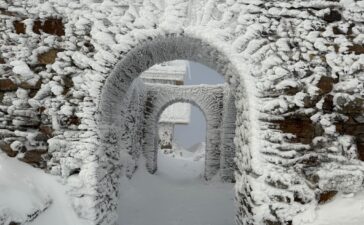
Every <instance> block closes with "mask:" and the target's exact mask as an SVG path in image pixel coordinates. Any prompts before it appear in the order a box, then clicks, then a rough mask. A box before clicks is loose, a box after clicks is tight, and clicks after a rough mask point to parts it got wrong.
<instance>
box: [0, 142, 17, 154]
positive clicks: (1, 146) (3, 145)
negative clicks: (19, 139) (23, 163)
mask: <svg viewBox="0 0 364 225" xmlns="http://www.w3.org/2000/svg"><path fill="white" fill-rule="evenodd" d="M0 149H1V150H2V151H3V152H5V153H6V154H7V155H8V156H9V157H15V156H16V155H17V154H18V152H16V151H13V149H11V147H10V144H7V143H5V142H2V141H0Z"/></svg>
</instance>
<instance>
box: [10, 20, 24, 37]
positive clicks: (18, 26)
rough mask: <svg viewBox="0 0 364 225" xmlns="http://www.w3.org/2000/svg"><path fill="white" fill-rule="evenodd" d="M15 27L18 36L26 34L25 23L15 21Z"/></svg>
mask: <svg viewBox="0 0 364 225" xmlns="http://www.w3.org/2000/svg"><path fill="white" fill-rule="evenodd" d="M13 25H14V28H15V32H16V33H17V34H25V24H24V23H23V22H21V21H14V22H13Z"/></svg>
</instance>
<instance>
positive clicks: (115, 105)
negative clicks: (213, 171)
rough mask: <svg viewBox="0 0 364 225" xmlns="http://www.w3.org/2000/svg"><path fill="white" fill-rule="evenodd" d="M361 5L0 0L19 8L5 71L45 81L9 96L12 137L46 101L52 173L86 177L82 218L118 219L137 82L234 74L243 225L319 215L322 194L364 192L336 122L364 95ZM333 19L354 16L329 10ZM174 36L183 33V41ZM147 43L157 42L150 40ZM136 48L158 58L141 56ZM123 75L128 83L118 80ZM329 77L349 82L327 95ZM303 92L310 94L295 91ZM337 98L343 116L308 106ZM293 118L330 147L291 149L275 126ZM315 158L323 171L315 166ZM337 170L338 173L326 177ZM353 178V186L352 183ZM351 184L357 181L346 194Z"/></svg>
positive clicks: (79, 191) (18, 78) (9, 31)
mask: <svg viewBox="0 0 364 225" xmlns="http://www.w3.org/2000/svg"><path fill="white" fill-rule="evenodd" d="M362 2H363V1H347V0H345V1H344V0H343V1H341V2H334V1H328V0H327V1H325V0H317V1H298V0H296V1H289V2H287V1H256V0H254V1H253V0H241V1H230V0H228V1H223V2H220V1H218V2H217V1H190V2H186V1H183V0H173V1H161V0H160V1H158V0H144V1H136V2H135V1H112V0H106V1H102V2H101V3H100V2H98V1H91V0H82V1H79V2H69V1H66V0H57V1H55V0H51V1H47V2H46V3H44V2H43V1H40V0H39V1H11V2H10V1H0V7H2V8H4V9H6V10H7V11H8V12H10V13H7V14H3V13H1V14H0V18H1V19H0V31H1V38H0V46H1V47H0V52H1V55H0V57H1V58H4V59H5V60H6V61H5V64H0V74H1V75H0V76H1V78H10V79H11V80H12V81H13V82H15V83H16V84H20V83H22V82H27V83H29V84H34V83H37V81H39V80H40V81H41V89H40V90H39V91H38V92H37V94H36V95H35V96H34V97H32V98H29V97H26V96H25V94H24V93H26V92H27V91H23V90H21V89H19V90H18V92H17V93H5V94H4V97H3V103H2V105H1V107H0V115H1V118H0V120H1V121H2V122H3V123H2V124H5V125H1V127H2V130H1V135H15V136H16V137H17V139H20V140H21V141H22V142H25V141H26V140H27V139H22V138H20V137H23V138H24V137H28V134H31V133H34V130H32V129H29V128H27V129H25V131H22V132H21V133H20V132H19V131H18V130H19V126H21V125H22V124H24V120H21V119H17V120H14V121H13V119H12V118H13V117H14V116H15V115H18V114H16V113H19V111H16V110H18V109H22V110H25V111H21V112H20V113H21V115H22V116H24V114H25V116H27V117H26V118H29V116H31V115H32V113H34V112H36V111H37V109H38V108H39V106H43V107H44V108H45V110H44V112H43V114H44V115H43V119H42V123H46V124H50V125H51V126H52V128H53V129H54V130H55V135H54V137H53V138H52V139H50V140H48V143H49V154H50V156H51V159H50V161H49V162H48V168H49V169H50V171H51V173H53V174H58V175H63V176H64V177H67V176H69V175H70V174H75V175H74V176H75V177H77V179H78V182H77V183H78V185H79V186H75V187H74V193H73V194H72V196H73V197H74V205H75V208H76V210H77V212H78V213H79V215H80V216H81V217H84V218H88V219H90V220H92V221H94V222H95V223H97V224H112V223H113V222H114V221H115V220H116V219H115V214H114V212H115V209H116V207H117V205H116V198H117V188H118V185H117V184H118V178H119V176H120V173H119V172H120V170H121V167H122V166H123V164H122V162H121V160H120V158H122V159H124V160H125V159H126V161H127V162H129V160H127V159H129V158H130V154H127V152H128V151H131V150H130V149H128V150H127V151H125V149H124V147H123V148H119V147H120V146H121V145H120V143H121V142H120V137H119V136H120V134H125V132H122V130H121V128H120V127H121V125H122V121H121V119H120V115H122V113H121V112H122V111H123V109H125V106H124V105H122V104H121V102H122V99H123V98H124V97H125V94H126V93H127V90H128V87H129V86H130V84H131V81H132V80H133V79H134V78H135V77H137V75H139V74H140V73H141V72H142V71H143V70H145V69H147V67H150V66H152V65H153V64H156V63H160V62H162V61H166V60H172V59H176V58H185V59H190V60H195V61H198V62H201V63H204V64H206V65H208V66H211V67H212V68H214V69H216V70H217V71H218V72H220V73H222V74H225V75H226V80H227V81H228V83H229V84H231V86H232V87H233V92H234V96H235V105H236V113H237V118H236V127H237V129H236V134H235V145H236V150H237V151H236V153H237V157H236V162H237V167H238V170H237V171H236V180H237V184H236V193H237V209H238V210H237V217H236V220H237V223H238V224H239V225H240V224H244V225H247V224H249V225H250V224H262V223H264V222H266V223H274V222H276V223H279V224H289V223H290V221H291V220H292V219H293V218H294V217H295V216H296V215H297V214H300V213H304V212H307V211H312V210H313V208H314V207H315V206H316V205H317V199H316V197H315V192H316V191H325V190H327V189H329V190H331V189H337V190H341V191H344V192H348V191H349V192H352V191H353V192H354V191H358V189H360V188H362V186H363V185H362V183H360V181H362V178H363V173H360V172H358V171H363V169H362V168H363V164H362V162H360V161H358V160H357V158H356V157H355V150H354V149H355V147H354V146H355V143H353V141H352V139H350V138H349V137H348V138H345V137H342V136H343V135H342V134H340V133H339V132H338V131H337V130H336V128H335V126H333V125H334V123H335V122H336V121H335V120H337V119H342V118H345V115H342V113H340V109H341V108H342V106H341V105H340V104H341V103H342V102H344V105H345V103H346V102H348V101H349V100H352V99H356V98H359V99H363V97H364V89H363V82H364V81H363V64H364V60H363V54H361V53H360V52H359V51H358V52H354V50H355V49H354V50H353V49H352V48H350V46H353V45H354V44H355V45H356V46H357V47H358V46H359V47H360V45H362V43H363V42H362V41H363V37H362V36H363V35H362V33H363V26H364V25H363V21H364V18H363V8H364V7H363V3H362ZM334 10H335V11H336V12H339V14H340V15H342V17H340V18H338V15H337V14H331V12H332V11H334ZM12 15H14V16H12ZM325 15H329V16H326V17H325ZM330 15H331V16H330ZM335 15H336V17H335ZM15 17H16V18H18V19H23V18H24V19H26V20H25V21H24V23H26V24H27V28H26V32H25V34H16V33H15V32H14V27H13V21H14V20H15ZM47 17H59V18H63V23H64V26H65V35H64V36H62V37H57V36H54V35H50V34H47V33H42V35H37V34H35V33H34V32H33V31H32V29H31V24H33V23H34V20H35V19H36V18H41V19H42V20H45V18H47ZM350 24H354V27H352V28H350V26H351V25H350ZM334 27H338V31H336V33H333V29H334ZM335 29H336V28H335ZM346 31H350V32H351V34H349V33H348V32H346ZM340 33H342V34H340ZM165 37H169V38H171V37H173V38H174V39H173V40H175V41H178V43H179V46H175V45H173V44H171V43H169V42H168V40H167V41H166V40H164V39H163V38H165ZM183 37H188V38H191V37H192V38H195V39H193V41H191V39H188V40H187V41H184V40H183ZM158 40H160V42H158ZM196 40H203V41H202V42H198V41H196ZM147 42H148V43H157V44H155V45H154V46H153V45H152V44H151V47H150V48H149V47H145V46H148V45H149V44H144V45H142V43H147ZM136 46H144V47H145V49H148V51H140V52H138V53H136V52H135V51H134V50H135V49H136ZM186 46H188V47H186ZM212 46H214V47H213V48H212ZM359 47H358V48H359ZM50 48H56V49H59V50H62V51H60V52H58V54H57V58H56V60H55V62H54V63H53V64H51V65H46V66H45V69H42V70H41V71H40V72H34V71H32V68H33V66H34V65H35V64H36V63H37V62H36V61H37V59H36V55H38V54H39V53H41V52H45V51H47V49H50ZM170 48H173V51H174V53H170V52H169V53H168V54H170V55H164V54H163V51H161V50H160V49H164V50H168V49H170ZM216 49H218V50H219V51H216ZM350 49H352V50H351V51H350ZM145 52H148V53H151V52H154V53H155V54H151V55H145V54H143V53H145ZM197 52H198V53H199V54H200V55H198V54H197ZM221 52H222V53H224V54H221ZM173 54H174V55H173ZM223 55H225V56H226V57H225V58H224V57H222V56H223ZM137 59H139V60H137ZM120 60H121V63H120V64H119V66H115V65H116V63H117V62H118V61H120ZM114 68H116V69H115V70H114ZM123 68H124V69H123ZM113 70H114V72H113V73H111V72H112V71H113ZM120 73H121V74H123V75H124V77H123V76H117V74H120ZM322 77H331V78H333V79H337V80H338V81H337V83H335V84H334V85H333V89H332V90H331V91H330V92H329V93H325V95H322V94H320V90H319V88H318V87H317V84H318V83H319V81H320V79H321V78H322ZM64 78H71V80H72V81H73V83H74V86H72V87H69V88H68V90H67V89H66V88H65V86H66V84H65V79H64ZM103 87H104V88H103ZM292 89H293V90H294V89H297V90H298V92H296V91H294V92H293V94H292V92H290V91H291V90H292ZM65 90H66V91H65ZM102 90H103V92H104V94H103V95H102V94H101V92H102ZM328 94H331V95H333V102H334V110H333V112H326V111H325V110H324V109H322V105H323V101H319V102H318V103H317V104H313V105H308V106H307V105H305V100H307V99H308V100H312V99H315V98H320V99H323V98H324V96H326V95H328ZM27 95H28V94H27ZM340 99H341V100H340ZM70 114H73V115H77V117H79V118H80V124H79V125H72V126H65V125H64V124H62V122H61V121H63V120H64V119H65V118H67V117H68V116H69V115H70ZM295 114H299V115H305V116H308V117H309V118H310V120H311V121H313V122H315V123H316V122H317V123H319V124H321V125H322V127H323V132H322V134H321V135H320V136H319V137H316V139H315V143H320V144H319V145H312V144H302V143H292V142H289V141H287V139H289V138H291V136H292V135H291V134H287V133H283V132H281V131H279V129H273V128H272V123H271V121H272V120H284V119H285V118H287V117H289V116H293V115H295ZM98 116H100V118H102V119H101V120H100V121H97V120H96V118H97V117H98ZM4 118H5V119H4ZM19 118H21V117H19ZM4 121H5V122H4ZM35 122H38V121H35ZM132 129H135V128H132ZM13 130H16V132H13ZM19 134H21V135H19ZM336 140H341V141H336ZM28 141H29V142H30V141H31V140H28ZM14 146H15V144H14ZM125 146H131V145H130V143H129V144H128V145H125ZM126 148H128V147H126ZM120 150H122V151H121V156H119V154H118V153H119V152H120ZM353 152H354V153H353ZM128 157H129V158H128ZM311 157H312V158H316V159H317V161H318V162H321V163H319V164H314V165H311V166H307V165H305V163H304V162H305V160H306V159H310V158H311ZM306 161H307V160H306ZM124 163H125V162H124ZM331 165H333V167H331ZM338 167H339V168H340V171H336V169H335V171H334V172H330V173H328V172H327V171H328V169H329V168H338ZM77 171H78V172H79V173H78V172H77ZM325 171H326V172H325ZM77 173H78V174H77ZM342 174H346V175H345V177H349V178H348V179H340V178H341V177H342ZM310 177H311V178H312V177H320V178H321V179H319V184H317V185H314V184H313V185H311V183H310V182H311V181H310V180H309V178H310ZM350 177H351V178H350ZM347 184H353V185H350V188H349V189H347V188H348V185H347ZM80 187H81V188H80ZM353 187H354V188H353ZM282 196H284V197H283V198H282ZM269 221H270V222H269Z"/></svg>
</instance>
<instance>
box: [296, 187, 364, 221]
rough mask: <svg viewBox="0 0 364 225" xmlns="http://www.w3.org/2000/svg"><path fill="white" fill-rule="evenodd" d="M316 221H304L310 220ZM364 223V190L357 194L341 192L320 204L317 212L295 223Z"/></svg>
mask: <svg viewBox="0 0 364 225" xmlns="http://www.w3.org/2000/svg"><path fill="white" fill-rule="evenodd" d="M311 216H313V219H314V222H303V221H304V220H305V219H307V220H310V219H311V218H310V217H311ZM363 224H364V191H363V192H360V193H357V194H356V195H352V194H350V195H344V194H339V195H338V196H336V197H335V198H334V199H333V200H332V201H331V202H328V203H327V204H325V205H322V206H319V208H318V209H317V211H316V213H313V215H308V216H307V217H306V218H302V222H298V223H295V224H294V225H363Z"/></svg>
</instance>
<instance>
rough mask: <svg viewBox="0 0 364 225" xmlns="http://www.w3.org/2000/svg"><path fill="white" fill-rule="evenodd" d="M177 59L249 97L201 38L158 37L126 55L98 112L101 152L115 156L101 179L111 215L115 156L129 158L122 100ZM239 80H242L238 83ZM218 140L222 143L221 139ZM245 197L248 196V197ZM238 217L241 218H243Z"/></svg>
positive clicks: (117, 164)
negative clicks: (143, 77)
mask: <svg viewBox="0 0 364 225" xmlns="http://www.w3.org/2000/svg"><path fill="white" fill-rule="evenodd" d="M175 59H186V60H191V61H196V62H199V63H201V64H205V65H206V66H209V67H210V68H212V69H215V70H216V71H217V72H219V73H220V74H222V75H224V77H225V82H226V83H227V84H228V85H229V87H230V89H231V91H232V92H236V90H237V89H236V88H237V85H239V92H238V93H235V96H238V97H243V96H244V98H248V95H249V93H246V92H245V89H244V88H243V85H244V82H243V81H242V80H241V76H240V75H238V73H237V70H236V69H235V66H234V65H233V63H232V61H230V60H229V59H228V58H227V56H226V55H225V54H224V53H223V52H221V51H220V50H218V49H217V48H216V47H214V46H212V45H210V44H208V43H207V42H204V41H202V40H200V39H197V38H192V37H187V36H184V35H183V34H178V35H177V34H176V35H167V36H165V37H157V38H155V39H153V40H146V41H145V42H142V43H141V44H139V45H138V46H136V47H135V48H133V49H131V50H130V52H128V54H126V55H125V56H124V59H123V60H122V61H120V62H119V63H118V64H117V66H116V68H115V70H114V71H113V73H112V74H111V75H110V76H109V77H108V79H107V80H106V82H105V85H104V88H103V92H102V98H101V102H100V110H99V122H98V124H99V130H100V136H101V141H102V142H101V145H100V150H101V152H104V153H105V155H109V156H113V157H109V158H108V157H106V158H104V160H105V162H104V163H102V162H101V163H100V164H103V165H105V167H104V168H103V169H102V170H103V171H105V172H106V171H108V174H107V175H106V176H104V177H102V179H101V180H100V182H99V186H100V187H103V186H104V185H111V187H110V190H111V191H112V193H107V192H104V193H103V197H102V198H108V199H109V200H108V201H107V204H108V205H109V206H108V208H109V209H110V210H109V211H111V213H112V212H114V211H115V209H116V207H117V205H116V197H117V192H118V190H117V187H118V179H119V176H120V171H121V167H120V162H122V160H121V159H120V158H117V157H115V156H118V155H119V154H120V153H119V150H121V151H122V153H121V154H122V156H124V157H128V156H125V152H123V146H120V143H121V139H120V136H123V134H125V130H123V129H122V127H123V125H122V124H123V119H122V117H123V115H122V114H120V112H123V110H122V107H123V99H124V98H125V97H126V93H127V90H128V88H129V86H130V85H131V83H132V82H133V80H134V79H135V78H137V77H138V76H139V75H140V74H141V73H142V72H143V71H145V70H146V69H148V68H149V67H151V66H153V65H154V64H158V63H161V62H165V61H172V60H175ZM236 80H240V81H239V82H237V81H236ZM239 110H240V112H243V111H244V112H245V113H244V114H241V115H245V116H246V115H248V114H249V111H248V109H247V108H245V107H244V106H243V105H239ZM249 120H250V119H249V118H242V119H240V123H242V122H243V123H246V124H248V123H249ZM238 125H239V124H238ZM245 127H248V126H245ZM245 138H246V141H245V142H246V143H250V137H249V135H248V136H246V137H245ZM217 141H218V142H220V137H219V139H218V140H217ZM153 146H154V145H153ZM239 148H240V149H241V150H242V151H249V149H248V146H247V145H246V146H240V147H239ZM150 152H154V148H153V151H150ZM243 154H249V153H243ZM246 160H248V159H246ZM218 161H219V160H218ZM215 163H216V164H219V163H220V162H217V161H215ZM239 173H240V174H242V173H244V171H240V172H239ZM208 176H211V175H208ZM240 194H242V193H240ZM241 197H242V196H241V195H240V197H239V198H241ZM246 198H249V197H248V196H246ZM241 203H243V202H241ZM238 204H239V202H238ZM238 207H239V206H238ZM244 207H245V206H244ZM238 216H239V217H240V216H241V215H238ZM240 220H242V219H240Z"/></svg>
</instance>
